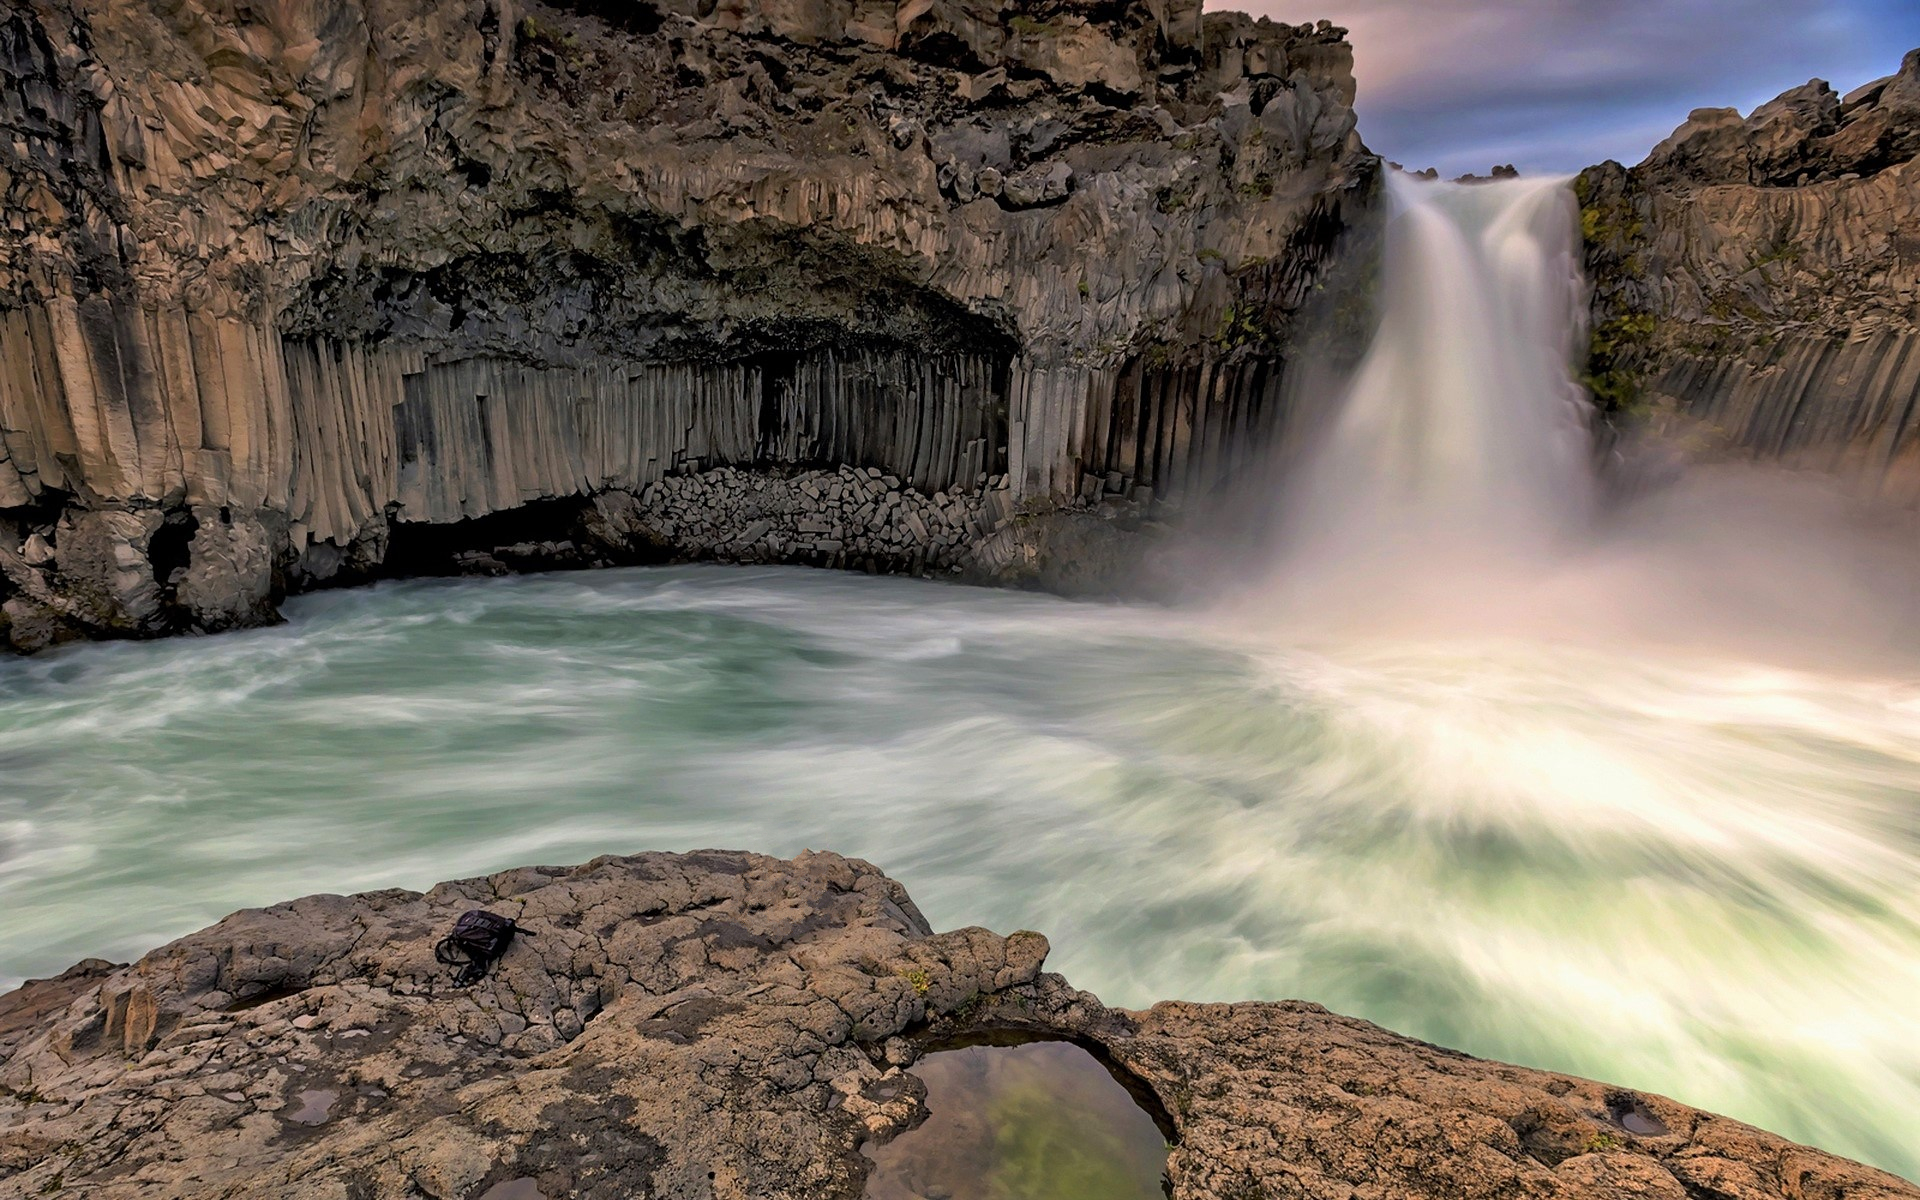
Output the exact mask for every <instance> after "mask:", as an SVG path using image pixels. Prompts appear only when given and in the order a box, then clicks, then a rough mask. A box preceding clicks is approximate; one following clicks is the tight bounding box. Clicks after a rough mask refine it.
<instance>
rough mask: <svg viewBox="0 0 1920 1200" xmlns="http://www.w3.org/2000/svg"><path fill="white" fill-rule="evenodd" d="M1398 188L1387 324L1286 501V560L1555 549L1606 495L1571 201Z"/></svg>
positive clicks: (1547, 186)
mask: <svg viewBox="0 0 1920 1200" xmlns="http://www.w3.org/2000/svg"><path fill="white" fill-rule="evenodd" d="M1388 190H1389V204H1390V211H1389V216H1388V226H1387V230H1386V241H1385V247H1384V251H1383V257H1382V260H1381V263H1380V278H1379V288H1378V293H1377V297H1376V311H1377V319H1378V325H1377V328H1376V331H1375V334H1374V337H1373V341H1372V344H1371V346H1370V347H1369V349H1368V351H1367V353H1366V356H1365V358H1364V359H1363V360H1362V361H1361V363H1360V364H1359V366H1358V367H1357V368H1356V369H1355V370H1354V372H1353V373H1352V375H1351V376H1350V378H1349V379H1348V380H1347V381H1346V385H1345V388H1344V392H1341V391H1340V390H1339V389H1337V388H1336V389H1335V392H1334V394H1335V395H1337V396H1338V397H1339V399H1338V405H1337V407H1336V408H1335V409H1334V410H1333V411H1332V412H1331V413H1330V414H1327V417H1326V419H1325V421H1324V422H1323V425H1322V427H1321V428H1320V429H1319V430H1318V431H1317V433H1316V435H1315V438H1314V441H1313V443H1312V445H1311V449H1310V450H1309V453H1308V457H1307V460H1306V463H1305V466H1304V469H1303V470H1301V471H1299V472H1298V473H1297V474H1296V477H1295V480H1294V486H1293V487H1292V489H1291V492H1290V494H1289V495H1288V497H1287V511H1286V527H1287V531H1288V549H1289V552H1290V553H1289V556H1288V557H1290V558H1304V559H1306V560H1307V561H1309V562H1312V561H1315V560H1323V561H1324V560H1326V559H1328V558H1334V559H1337V560H1339V561H1341V562H1343V563H1349V564H1350V563H1352V562H1354V561H1356V560H1364V559H1375V560H1379V559H1391V560H1404V559H1407V558H1410V557H1412V558H1419V557H1423V556H1430V555H1443V556H1445V557H1446V558H1448V559H1450V560H1453V561H1458V560H1459V559H1460V556H1461V555H1462V554H1463V553H1464V554H1466V555H1467V556H1468V557H1469V558H1471V559H1474V560H1484V559H1488V558H1495V559H1506V560H1513V559H1516V558H1526V557H1531V556H1534V555H1537V554H1539V553H1542V552H1545V551H1546V550H1548V549H1550V548H1551V547H1552V546H1553V545H1555V544H1556V543H1557V542H1558V541H1560V540H1561V539H1563V538H1564V537H1566V536H1567V535H1568V534H1569V533H1571V532H1573V531H1575V530H1576V529H1577V528H1578V527H1579V526H1580V525H1581V524H1582V523H1583V521H1584V518H1585V516H1586V514H1587V511H1588V508H1589V502H1590V497H1591V493H1592V491H1593V481H1592V473H1591V467H1590V457H1591V456H1590V452H1589V447H1588V441H1589V434H1588V427H1587V418H1586V410H1587V405H1586V403H1585V396H1584V393H1583V391H1582V389H1581V387H1580V385H1579V384H1578V383H1577V382H1576V380H1575V378H1574V375H1573V365H1574V362H1575V355H1576V352H1577V350H1578V349H1579V348H1580V346H1581V344H1582V343H1583V342H1584V340H1585V333H1586V307H1587V288H1586V282H1585V278H1584V276H1583V274H1582V270H1581V256H1580V237H1579V210H1578V206H1577V203H1576V201H1575V199H1574V196H1573V193H1572V190H1571V189H1570V188H1568V187H1567V186H1566V182H1565V181H1564V180H1560V179H1537V180H1536V179H1528V180H1515V181H1501V182H1494V183H1477V184H1440V183H1426V182H1422V181H1418V180H1411V179H1405V178H1398V177H1396V178H1394V179H1392V180H1391V181H1390V182H1389V184H1388Z"/></svg>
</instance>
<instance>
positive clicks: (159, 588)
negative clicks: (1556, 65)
mask: <svg viewBox="0 0 1920 1200" xmlns="http://www.w3.org/2000/svg"><path fill="white" fill-rule="evenodd" d="M1351 62H1352V55H1351V51H1350V49H1349V47H1348V45H1347V43H1346V42H1345V40H1344V34H1343V32H1342V31H1340V30H1337V29H1334V28H1332V27H1331V26H1329V25H1327V24H1326V23H1325V22H1322V23H1321V24H1320V25H1318V26H1299V27H1294V26H1288V25H1276V24H1273V23H1271V22H1269V21H1265V20H1262V21H1258V22H1255V21H1253V20H1250V19H1248V18H1246V17H1243V16H1239V15H1237V14H1204V15H1203V14H1202V13H1201V11H1200V4H1199V0H1117V2H1112V3H1106V2H1102V3H1094V2H1091V0H1021V2H1020V3H1013V4H1000V3H992V4H989V3H984V2H980V0H899V2H897V3H896V2H894V0H824V2H817V3H798V2H781V3H769V4H753V5H743V4H733V3H721V4H715V3H713V0H632V2H628V3H619V4H609V3H602V2H600V0H552V2H549V3H539V2H536V3H526V2H523V0H296V2H293V3H287V4H274V5H266V6H260V5H251V4H245V3H240V2H239V0H172V2H169V3H165V4H159V5H112V4H107V3H105V2H104V0H25V2H24V3H22V4H15V5H10V6H9V7H8V9H7V11H6V13H5V14H4V15H0V613H4V616H0V645H6V644H9V643H10V644H12V645H13V646H15V647H17V648H23V649H31V648H34V647H37V646H40V645H45V644H48V643H50V642H52V641H56V640H60V639H64V638H67V637H73V636H109V637H111V636H149V635H154V634H159V633H166V632H173V631H182V630H214V629H221V628H229V627H234V626H244V625H250V624H257V623H261V622H265V621H270V620H272V619H274V606H275V602H276V601H277V599H278V598H279V597H280V596H282V595H283V594H285V593H287V592H289V591H297V590H301V589H305V588H312V587H317V586H324V585H327V584H330V583H338V582H346V581H352V580H356V579H365V578H370V577H376V576H379V575H382V574H408V573H418V572H422V571H435V570H448V569H476V570H493V569H496V568H501V569H504V567H508V566H518V565H569V564H572V565H592V564H596V563H606V562H623V561H646V560H650V559H658V558H664V557H717V558H722V559H729V560H738V561H795V562H810V563H819V564H824V565H839V566H863V567H866V568H867V569H870V570H887V571H892V570H900V571H913V572H930V571H940V572H943V573H947V572H954V571H962V572H972V573H974V574H975V575H978V576H981V577H988V578H995V577H1008V576H1018V575H1020V574H1021V573H1022V572H1031V571H1032V570H1034V569H1037V568H1036V566H1035V561H1034V560H1035V558H1036V556H1038V555H1039V554H1040V550H1039V549H1037V548H1036V547H1037V545H1038V542H1037V540H1036V537H1037V535H1036V534H1035V532H1034V530H1033V529H1031V528H1029V526H1030V525H1031V524H1032V519H1033V518H1034V517H1035V516H1036V515H1039V514H1047V513H1053V512H1058V511H1061V510H1066V509H1075V508H1078V509H1082V510H1089V511H1102V510H1106V509H1110V510H1114V511H1121V510H1124V511H1125V512H1127V513H1133V514H1136V516H1137V515H1139V514H1150V513H1151V512H1152V511H1153V509H1154V506H1155V505H1156V504H1160V503H1164V502H1167V501H1172V500H1177V499H1179V498H1180V497H1181V496H1182V495H1186V494H1192V493H1194V492H1198V491H1203V490H1205V489H1207V488H1209V487H1211V486H1213V485H1214V484H1216V483H1218V482H1219V481H1220V480H1221V479H1223V478H1225V477H1226V476H1228V475H1229V474H1231V472H1232V471H1233V469H1234V467H1235V464H1236V462H1238V461H1241V460H1243V459H1244V457H1245V456H1246V455H1247V454H1248V453H1249V452H1250V451H1251V450H1252V449H1253V448H1254V447H1256V446H1257V444H1258V441H1259V439H1260V437H1261V436H1262V431H1263V430H1264V429H1266V428H1267V426H1268V424H1269V421H1270V417H1271V410H1272V408H1273V407H1274V405H1275V404H1276V403H1277V401H1276V397H1277V395H1278V388H1279V377H1280V375H1281V374H1282V372H1283V369H1284V353H1283V349H1284V344H1285V340H1286V337H1287V334H1288V330H1289V322H1290V321H1291V319H1292V316H1293V313H1294V311H1295V310H1296V309H1297V308H1298V307H1299V305H1300V303H1301V301H1302V299H1303V298H1304V296H1305V295H1306V294H1307V293H1308V292H1309V291H1310V290H1311V288H1312V287H1313V285H1314V284H1315V282H1316V280H1317V278H1318V273H1319V271H1320V269H1321V267H1322V264H1323V262H1324V260H1325V259H1326V257H1327V256H1328V255H1329V254H1330V253H1331V252H1332V247H1333V244H1334V241H1335V238H1336V237H1337V235H1338V233H1339V231H1340V229H1341V228H1342V227H1343V226H1344V224H1345V223H1346V221H1347V217H1348V213H1349V210H1350V209H1352V208H1353V207H1355V206H1356V205H1364V204H1365V203H1366V202H1367V201H1368V198H1369V196H1370V195H1371V191H1372V180H1373V179H1374V177H1375V172H1376V165H1375V163H1374V161H1373V160H1372V159H1371V157H1370V156H1368V155H1367V154H1366V152H1365V150H1364V148H1363V147H1362V146H1361V145H1360V142H1359V139H1358V138H1357V136H1356V135H1355V133H1354V124H1355V121H1354V114H1353V109H1352V102H1353V96H1354V84H1353V77H1352V70H1351ZM723 469H730V470H731V471H733V472H734V473H733V474H730V475H725V476H719V475H716V474H715V473H716V472H718V471H721V470H723ZM855 474H857V476H858V478H857V479H855V478H854V476H855ZM875 484H879V485H880V486H877V487H876V486H873V485H875ZM850 489H857V490H850ZM824 491H833V492H834V493H835V494H836V497H837V498H838V499H839V500H842V501H844V503H841V504H823V503H822V499H821V494H822V492H824ZM676 508H677V509H678V510H680V511H678V512H676V511H675V510H676ZM1109 515H1112V514H1111V513H1109ZM500 547H513V548H515V549H514V550H513V552H512V553H509V554H506V555H504V556H502V555H498V554H495V553H493V551H494V550H495V549H496V548H500ZM507 560H514V561H507Z"/></svg>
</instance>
